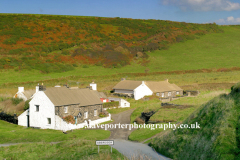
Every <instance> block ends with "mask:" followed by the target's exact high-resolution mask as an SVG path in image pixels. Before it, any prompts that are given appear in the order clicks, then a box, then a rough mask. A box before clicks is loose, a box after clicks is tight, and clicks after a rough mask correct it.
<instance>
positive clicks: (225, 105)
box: [151, 84, 240, 160]
mask: <svg viewBox="0 0 240 160" xmlns="http://www.w3.org/2000/svg"><path fill="white" fill-rule="evenodd" d="M239 86H240V84H236V85H235V86H233V87H232V91H231V93H230V94H228V95H227V94H221V95H220V96H218V97H215V98H213V99H212V100H210V101H209V102H207V103H206V104H203V105H202V106H201V107H200V108H199V109H197V110H196V111H195V112H194V113H193V114H191V115H190V116H189V117H188V118H187V119H186V120H185V121H183V124H189V125H190V124H195V123H196V122H198V124H200V129H186V128H185V129H178V130H175V131H172V132H171V133H169V134H165V135H163V136H161V137H159V138H155V139H154V140H152V142H151V146H152V147H154V148H155V149H156V150H157V151H158V152H159V153H161V154H164V155H166V156H168V157H170V158H173V159H198V158H199V157H202V159H228V160H231V159H239V151H240V148H239V142H240V140H239V136H240V132H239V117H240V115H239V113H240V112H239V106H240V101H239V90H240V89H239ZM169 148H170V149H169Z"/></svg>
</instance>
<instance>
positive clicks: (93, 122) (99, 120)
mask: <svg viewBox="0 0 240 160" xmlns="http://www.w3.org/2000/svg"><path fill="white" fill-rule="evenodd" d="M110 120H111V114H110V113H109V115H108V117H104V118H99V119H97V120H94V121H91V120H89V125H90V126H93V125H96V124H99V123H103V122H107V121H110Z"/></svg>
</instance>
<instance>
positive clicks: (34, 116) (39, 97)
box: [29, 91, 55, 129]
mask: <svg viewBox="0 0 240 160" xmlns="http://www.w3.org/2000/svg"><path fill="white" fill-rule="evenodd" d="M37 105H38V106H39V111H37V110H36V109H37V107H36V106H37ZM29 115H30V116H29V121H30V127H40V128H43V129H45V128H49V129H54V128H55V107H54V105H53V103H52V102H51V101H50V99H49V98H48V97H47V96H46V94H45V93H44V92H43V91H38V92H37V93H36V94H35V96H34V97H33V99H32V100H31V101H30V102H29ZM48 118H51V124H48Z"/></svg>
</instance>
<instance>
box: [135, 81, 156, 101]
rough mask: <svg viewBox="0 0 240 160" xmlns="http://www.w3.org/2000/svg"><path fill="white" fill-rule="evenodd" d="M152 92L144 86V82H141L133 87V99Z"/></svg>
mask: <svg viewBox="0 0 240 160" xmlns="http://www.w3.org/2000/svg"><path fill="white" fill-rule="evenodd" d="M152 94H153V92H152V91H151V90H150V89H149V88H148V86H146V84H145V83H142V84H141V85H140V86H138V87H137V88H135V89H134V99H135V100H139V99H141V98H143V97H144V96H150V95H152Z"/></svg>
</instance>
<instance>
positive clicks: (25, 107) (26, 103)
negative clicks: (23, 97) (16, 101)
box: [24, 99, 31, 110]
mask: <svg viewBox="0 0 240 160" xmlns="http://www.w3.org/2000/svg"><path fill="white" fill-rule="evenodd" d="M30 101H31V99H29V100H27V101H26V102H25V105H24V110H27V109H29V102H30Z"/></svg>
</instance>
